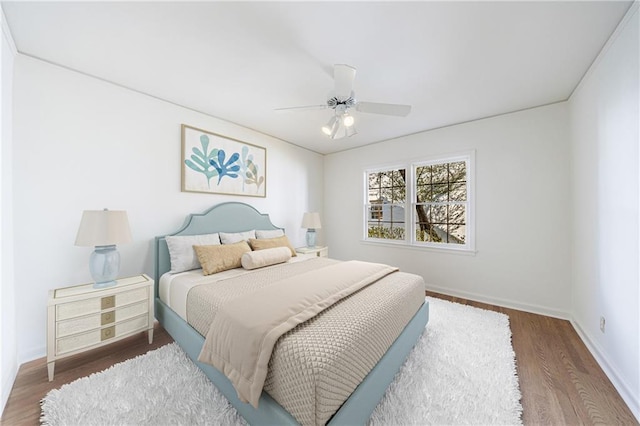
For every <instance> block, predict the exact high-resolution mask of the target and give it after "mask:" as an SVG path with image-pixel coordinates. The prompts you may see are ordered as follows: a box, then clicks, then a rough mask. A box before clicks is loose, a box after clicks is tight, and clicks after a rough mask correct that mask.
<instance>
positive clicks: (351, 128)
mask: <svg viewBox="0 0 640 426" xmlns="http://www.w3.org/2000/svg"><path fill="white" fill-rule="evenodd" d="M346 134H347V136H348V137H351V136H353V135H357V134H358V132H357V131H356V126H349V127H347V128H346Z"/></svg>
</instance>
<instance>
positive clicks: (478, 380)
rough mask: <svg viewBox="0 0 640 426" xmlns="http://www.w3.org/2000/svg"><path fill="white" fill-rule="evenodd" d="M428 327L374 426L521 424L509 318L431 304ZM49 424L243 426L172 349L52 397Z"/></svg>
mask: <svg viewBox="0 0 640 426" xmlns="http://www.w3.org/2000/svg"><path fill="white" fill-rule="evenodd" d="M427 300H428V301H429V303H430V306H429V309H430V315H429V323H428V325H427V327H426V328H425V331H424V333H423V334H422V336H421V337H420V339H419V341H418V343H417V344H416V346H415V348H414V349H413V351H412V352H411V354H410V355H409V357H408V358H407V361H406V362H405V364H404V365H403V367H402V369H401V370H400V371H399V372H398V374H397V375H396V377H395V379H394V381H393V383H392V384H391V386H390V387H389V389H388V390H387V392H386V394H385V396H384V398H383V399H382V401H381V402H380V404H378V406H377V407H376V409H375V411H374V412H373V414H372V416H371V419H370V421H369V423H370V425H474V424H477V425H519V424H522V420H521V415H522V406H521V404H520V389H519V387H518V377H517V374H516V366H515V354H514V352H513V347H512V346H511V330H510V328H509V318H508V317H507V316H506V315H504V314H500V313H497V312H492V311H486V310H482V309H477V308H473V307H470V306H464V305H460V304H456V303H451V302H447V301H444V300H440V299H435V298H431V297H427ZM41 422H42V424H45V425H55V426H57V425H165V424H166V425H168V424H176V425H244V424H246V423H245V422H244V420H243V419H242V418H241V417H240V416H239V415H238V413H237V411H236V410H235V409H234V408H233V407H232V406H231V405H230V404H229V402H228V401H227V400H226V399H225V397H224V396H222V394H221V393H220V392H218V391H217V390H216V388H215V387H214V386H213V385H212V384H211V382H210V381H209V380H208V379H207V377H206V376H205V375H204V374H203V373H202V372H201V371H200V370H199V369H198V368H197V367H196V366H195V365H194V364H193V363H192V362H191V361H190V360H189V358H188V357H187V356H186V355H185V354H184V352H182V350H181V349H180V348H179V347H178V346H177V345H176V344H175V343H172V344H169V345H166V346H163V347H162V348H159V349H156V350H154V351H151V352H149V353H147V354H145V355H141V356H139V357H137V358H134V359H131V360H128V361H125V362H122V363H120V364H116V365H114V366H112V367H111V368H109V369H107V370H105V371H102V372H100V373H96V374H92V375H91V376H89V377H84V378H81V379H78V380H76V381H75V382H72V383H69V384H67V385H64V386H62V387H61V388H60V389H55V390H52V391H50V392H49V393H48V394H47V395H46V396H45V398H44V399H43V400H42V416H41Z"/></svg>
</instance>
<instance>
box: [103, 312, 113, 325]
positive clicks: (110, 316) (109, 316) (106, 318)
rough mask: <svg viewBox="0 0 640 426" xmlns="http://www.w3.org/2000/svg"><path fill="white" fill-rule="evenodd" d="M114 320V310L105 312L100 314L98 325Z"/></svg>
mask: <svg viewBox="0 0 640 426" xmlns="http://www.w3.org/2000/svg"><path fill="white" fill-rule="evenodd" d="M115 321H116V312H115V311H113V312H105V313H103V314H102V315H100V325H106V324H111V323H112V322H115Z"/></svg>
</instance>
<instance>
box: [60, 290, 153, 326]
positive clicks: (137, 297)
mask: <svg viewBox="0 0 640 426" xmlns="http://www.w3.org/2000/svg"><path fill="white" fill-rule="evenodd" d="M148 291H149V290H148V289H147V288H139V289H137V290H133V291H126V292H122V293H118V294H116V295H111V296H105V297H94V298H91V299H86V300H78V301H76V302H69V303H61V304H59V305H58V306H56V320H57V321H60V320H65V319H69V318H75V317H80V316H83V315H88V314H94V313H98V312H100V311H101V310H104V309H110V308H113V307H118V306H122V305H128V304H130V303H134V302H137V301H141V300H148V297H149V296H148Z"/></svg>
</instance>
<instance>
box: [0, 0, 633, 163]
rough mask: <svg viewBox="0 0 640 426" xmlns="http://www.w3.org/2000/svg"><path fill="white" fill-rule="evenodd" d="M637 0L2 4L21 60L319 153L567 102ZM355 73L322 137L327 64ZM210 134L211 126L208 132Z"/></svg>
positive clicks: (328, 85) (326, 112) (329, 79)
mask: <svg viewBox="0 0 640 426" xmlns="http://www.w3.org/2000/svg"><path fill="white" fill-rule="evenodd" d="M630 5H631V1H624V2H618V1H597V2H582V1H569V2H559V1H548V2H538V1H536V2H522V1H515V2H506V1H501V2H406V3H405V2H402V3H401V2H348V3H347V2H195V3H184V2H182V3H181V2H141V3H133V2H108V3H96V2H69V3H63V2H60V3H58V2H45V3H31V2H15V3H14V2H2V8H3V10H4V13H5V16H6V18H7V22H8V24H9V28H10V30H11V33H12V35H13V37H14V40H15V43H16V45H17V48H18V51H19V52H20V53H23V54H26V55H30V56H33V57H36V58H40V59H43V60H45V61H49V62H52V63H54V64H59V65H62V66H65V67H68V68H71V69H74V70H78V71H80V72H83V73H85V74H89V75H93V76H96V77H99V78H101V79H104V80H108V81H111V82H114V83H116V84H119V85H121V86H125V87H128V88H131V89H134V90H137V91H139V92H142V93H146V94H149V95H152V96H155V97H157V98H161V99H165V100H167V101H170V102H173V103H176V104H179V105H183V106H186V107H189V108H192V109H194V110H198V111H201V112H204V113H206V114H210V115H213V116H215V117H219V118H222V119H224V120H228V121H231V122H234V123H237V124H240V125H242V126H245V127H248V128H251V129H254V130H258V131H260V132H263V133H265V134H268V135H271V136H275V137H277V138H280V139H283V140H285V141H288V142H291V143H293V144H296V145H299V146H303V147H306V148H309V149H311V150H313V151H316V152H319V153H330V152H336V151H341V150H344V149H349V148H352V147H356V146H361V145H366V144H371V143H375V142H378V141H381V140H386V139H391V138H395V137H398V136H403V135H407V134H412V133H416V132H420V131H424V130H428V129H433V128H438V127H442V126H446V125H450V124H455V123H460V122H465V121H469V120H474V119H478V118H483V117H489V116H493V115H496V114H502V113H506V112H511V111H517V110H521V109H525V108H530V107H535V106H539V105H545V104H549V103H553V102H558V101H563V100H566V99H567V98H568V97H569V96H570V94H571V92H572V91H573V90H574V89H575V87H576V85H577V84H578V82H579V81H580V79H581V78H582V76H583V75H584V73H585V72H586V71H587V69H588V68H589V66H590V64H591V63H592V62H593V60H594V59H595V57H596V56H597V54H598V52H599V51H600V50H601V48H602V47H603V45H604V44H605V43H606V41H607V39H608V38H609V36H610V35H611V33H612V32H613V31H614V29H615V28H616V26H617V24H618V23H619V22H620V20H621V19H622V17H623V15H624V13H625V12H626V10H627V9H628V8H629V6H630ZM334 63H345V64H349V65H352V66H354V67H356V68H357V70H358V71H357V74H356V80H355V84H354V90H355V93H356V96H357V98H358V100H361V101H371V102H388V103H399V104H410V105H412V106H413V109H412V111H411V113H410V114H409V115H408V116H407V117H387V116H381V115H375V114H364V113H359V112H355V113H354V115H355V116H356V127H357V130H358V134H357V135H356V136H353V137H351V138H343V139H336V140H330V139H328V138H327V137H326V136H324V135H323V134H322V133H321V131H320V127H321V126H322V125H323V124H325V123H326V122H327V121H328V119H329V118H330V116H331V111H330V110H319V111H305V112H295V113H294V112H289V113H282V112H280V113H278V112H275V111H274V109H275V108H281V107H290V106H301V105H316V104H322V103H324V102H325V101H326V98H327V94H328V92H329V91H330V90H331V89H332V88H333V77H332V66H333V64H334ZM209 130H211V131H215V129H209Z"/></svg>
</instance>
